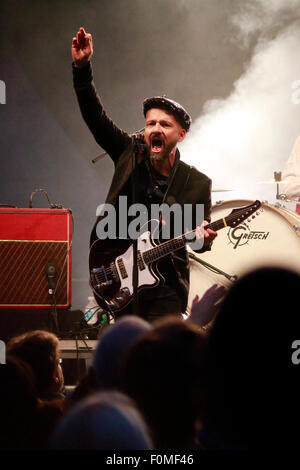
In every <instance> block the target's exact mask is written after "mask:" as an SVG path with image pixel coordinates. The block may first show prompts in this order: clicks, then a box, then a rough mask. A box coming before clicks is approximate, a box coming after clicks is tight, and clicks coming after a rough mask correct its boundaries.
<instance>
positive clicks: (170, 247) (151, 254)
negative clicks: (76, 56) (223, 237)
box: [143, 218, 227, 264]
mask: <svg viewBox="0 0 300 470" xmlns="http://www.w3.org/2000/svg"><path fill="white" fill-rule="evenodd" d="M226 225H227V223H226V220H225V218H224V219H219V220H216V221H215V222H212V223H211V224H208V225H206V227H205V228H206V229H208V228H210V229H212V230H214V231H217V230H220V229H221V228H224V227H226ZM195 232H196V229H194V230H191V231H190V232H187V233H185V234H183V235H180V236H179V237H176V238H173V239H172V240H168V241H166V242H163V243H160V244H159V245H157V246H155V247H153V248H151V249H150V250H147V251H145V252H144V253H143V259H144V261H145V263H147V264H150V263H154V262H155V261H158V260H159V259H161V258H164V257H165V256H167V255H168V254H170V253H173V252H174V251H177V250H180V248H183V247H184V246H185V245H186V243H191V242H192V241H194V240H195V236H193V235H195Z"/></svg>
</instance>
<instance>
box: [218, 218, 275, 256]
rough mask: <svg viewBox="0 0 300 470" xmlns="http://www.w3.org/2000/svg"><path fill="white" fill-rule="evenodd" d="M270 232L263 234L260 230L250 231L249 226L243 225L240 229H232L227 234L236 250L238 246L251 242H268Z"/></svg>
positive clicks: (239, 226)
mask: <svg viewBox="0 0 300 470" xmlns="http://www.w3.org/2000/svg"><path fill="white" fill-rule="evenodd" d="M269 233H270V232H263V231H259V230H255V231H254V230H250V228H249V225H247V224H242V225H238V227H235V228H231V229H230V230H229V232H228V233H227V237H228V239H229V243H232V244H233V249H234V250H235V249H236V248H237V247H238V246H243V245H246V244H247V243H249V240H266V238H267V237H268V235H269Z"/></svg>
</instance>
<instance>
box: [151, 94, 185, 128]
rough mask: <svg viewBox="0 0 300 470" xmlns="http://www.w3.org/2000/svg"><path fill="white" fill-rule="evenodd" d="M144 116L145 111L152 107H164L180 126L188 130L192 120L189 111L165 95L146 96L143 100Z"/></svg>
mask: <svg viewBox="0 0 300 470" xmlns="http://www.w3.org/2000/svg"><path fill="white" fill-rule="evenodd" d="M143 106H144V116H145V117H146V114H147V111H149V109H152V108H158V109H164V110H166V111H168V112H169V113H171V114H173V116H175V118H176V119H177V120H178V122H179V123H180V124H181V125H182V127H183V128H184V129H185V130H186V131H188V130H189V128H190V125H191V122H192V118H191V116H190V115H189V113H188V112H187V111H186V110H185V109H184V107H183V106H181V104H179V103H176V101H173V100H170V99H169V98H166V97H165V96H154V97H153V98H147V99H145V100H144V102H143Z"/></svg>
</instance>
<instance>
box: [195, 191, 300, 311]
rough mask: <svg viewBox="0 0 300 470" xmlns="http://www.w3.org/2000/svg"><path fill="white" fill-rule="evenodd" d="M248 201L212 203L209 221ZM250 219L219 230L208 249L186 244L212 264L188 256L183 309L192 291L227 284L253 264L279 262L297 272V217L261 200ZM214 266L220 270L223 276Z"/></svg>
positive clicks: (299, 229)
mask: <svg viewBox="0 0 300 470" xmlns="http://www.w3.org/2000/svg"><path fill="white" fill-rule="evenodd" d="M252 202H253V201H249V200H244V199H243V200H231V201H224V202H221V203H219V204H216V205H214V206H213V207H212V217H211V219H212V222H214V221H216V220H218V219H221V218H223V217H225V216H227V215H229V214H230V213H231V211H232V210H233V209H236V208H240V207H243V206H247V205H249V204H251V203H252ZM253 217H254V218H253ZM250 219H251V222H249V221H247V220H246V221H244V222H243V223H242V224H241V225H239V226H238V227H236V228H230V227H225V228H223V229H221V230H219V231H218V236H217V237H216V239H215V240H214V242H213V245H212V249H211V251H207V252H205V253H200V254H198V253H195V252H192V250H190V249H189V248H188V250H189V253H190V256H196V257H197V259H198V260H199V261H204V262H205V263H209V265H211V266H212V267H208V266H207V265H203V264H200V263H199V262H198V261H195V260H193V259H192V258H190V292H189V298H188V308H187V312H190V308H191V305H192V301H193V299H194V297H195V296H196V295H199V297H200V298H201V297H202V295H203V294H204V292H205V291H206V290H207V289H208V288H209V287H211V286H212V285H213V284H220V285H223V286H225V287H230V285H232V283H233V282H234V279H235V276H236V278H238V277H240V276H242V275H243V274H245V273H247V272H248V271H251V270H253V269H255V268H259V267H263V266H264V267H266V266H280V267H285V268H289V269H293V270H295V271H297V272H299V273H300V217H299V216H298V215H297V214H296V213H294V212H292V211H290V210H288V209H285V208H277V207H275V206H273V205H271V204H262V206H261V208H260V209H259V210H258V212H257V213H255V214H254V215H253V216H251V217H250ZM214 268H217V270H221V271H223V272H224V273H225V274H226V276H227V277H226V276H225V275H224V274H220V273H218V272H217V271H216V270H215V269H214ZM229 278H230V279H229ZM261 288H262V289H263V286H261Z"/></svg>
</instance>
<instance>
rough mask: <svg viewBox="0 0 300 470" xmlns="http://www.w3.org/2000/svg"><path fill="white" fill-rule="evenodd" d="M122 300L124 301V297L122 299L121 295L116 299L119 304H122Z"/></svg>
mask: <svg viewBox="0 0 300 470" xmlns="http://www.w3.org/2000/svg"><path fill="white" fill-rule="evenodd" d="M123 300H124V297H122V296H121V295H120V296H118V297H116V301H117V302H119V303H121V302H123Z"/></svg>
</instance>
